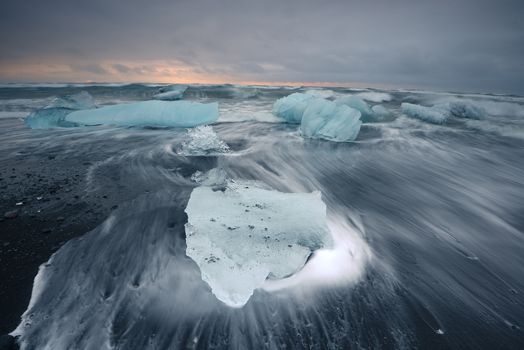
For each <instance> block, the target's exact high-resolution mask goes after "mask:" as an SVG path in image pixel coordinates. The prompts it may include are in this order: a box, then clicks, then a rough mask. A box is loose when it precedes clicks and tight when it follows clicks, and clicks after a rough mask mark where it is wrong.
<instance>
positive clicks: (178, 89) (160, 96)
mask: <svg viewBox="0 0 524 350" xmlns="http://www.w3.org/2000/svg"><path fill="white" fill-rule="evenodd" d="M187 88H188V86H187V85H178V84H176V85H169V86H165V87H162V88H160V89H158V93H157V94H156V95H154V96H153V98H154V99H156V100H167V101H172V100H180V99H182V98H183V97H184V92H186V90H187Z"/></svg>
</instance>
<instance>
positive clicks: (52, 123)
mask: <svg viewBox="0 0 524 350" xmlns="http://www.w3.org/2000/svg"><path fill="white" fill-rule="evenodd" d="M88 108H90V109H93V108H96V104H95V101H94V99H93V97H92V96H91V95H90V94H89V93H88V92H86V91H82V92H80V93H78V94H74V95H69V96H63V97H56V98H55V99H53V101H51V103H50V104H49V105H47V106H46V107H44V108H41V109H38V110H36V111H34V112H32V113H31V114H29V116H27V118H26V119H25V122H26V124H27V125H28V126H29V127H30V128H32V129H47V128H53V127H71V126H75V124H74V123H72V122H69V121H66V120H65V119H66V116H67V115H68V114H70V113H71V112H74V111H76V110H81V109H88Z"/></svg>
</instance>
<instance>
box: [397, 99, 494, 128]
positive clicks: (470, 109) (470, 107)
mask: <svg viewBox="0 0 524 350" xmlns="http://www.w3.org/2000/svg"><path fill="white" fill-rule="evenodd" d="M400 107H401V109H402V112H403V113H404V114H406V115H407V116H408V117H412V118H417V119H420V120H423V121H427V122H430V123H435V124H442V123H444V122H446V121H447V120H448V119H449V118H450V117H456V118H469V119H483V118H484V117H485V116H486V115H487V112H486V110H485V109H484V108H482V107H480V106H476V105H475V104H474V103H472V102H470V101H460V100H455V101H449V102H445V103H440V104H436V105H434V106H432V107H425V106H421V105H416V104H412V103H402V105H401V106H400Z"/></svg>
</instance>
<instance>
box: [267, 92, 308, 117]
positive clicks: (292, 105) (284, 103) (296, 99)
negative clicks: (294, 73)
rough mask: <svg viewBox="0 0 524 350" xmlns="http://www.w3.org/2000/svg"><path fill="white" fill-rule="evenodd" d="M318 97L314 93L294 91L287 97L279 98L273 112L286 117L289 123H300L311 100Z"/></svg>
mask: <svg viewBox="0 0 524 350" xmlns="http://www.w3.org/2000/svg"><path fill="white" fill-rule="evenodd" d="M316 98H318V97H316V96H314V95H313V94H303V93H300V92H295V93H292V94H291V95H288V96H286V97H282V98H280V99H278V100H277V101H276V102H275V104H274V105H273V114H274V115H276V116H277V117H279V118H282V119H284V120H285V121H286V122H288V123H292V124H300V122H301V121H302V115H303V114H304V111H305V110H306V108H307V106H308V104H309V102H310V101H311V100H314V99H316Z"/></svg>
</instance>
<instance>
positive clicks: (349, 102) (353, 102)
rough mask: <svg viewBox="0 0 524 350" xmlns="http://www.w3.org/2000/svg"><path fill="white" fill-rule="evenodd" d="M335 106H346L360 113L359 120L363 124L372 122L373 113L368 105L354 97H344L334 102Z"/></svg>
mask: <svg viewBox="0 0 524 350" xmlns="http://www.w3.org/2000/svg"><path fill="white" fill-rule="evenodd" d="M335 103H336V104H337V105H346V106H348V107H351V108H354V109H356V110H357V111H360V114H361V119H362V121H363V122H365V123H367V122H370V121H373V120H374V118H373V111H372V110H371V108H369V105H368V104H367V103H366V102H365V101H364V100H362V99H361V98H358V97H356V96H344V97H341V98H338V99H336V100H335Z"/></svg>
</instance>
